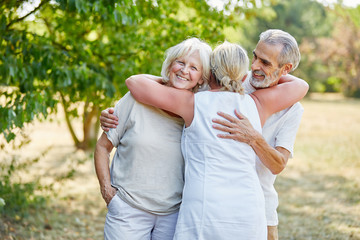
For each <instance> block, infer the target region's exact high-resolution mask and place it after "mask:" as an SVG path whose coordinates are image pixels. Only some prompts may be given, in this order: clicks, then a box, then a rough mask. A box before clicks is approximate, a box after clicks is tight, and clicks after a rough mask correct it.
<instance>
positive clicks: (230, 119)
mask: <svg viewBox="0 0 360 240" xmlns="http://www.w3.org/2000/svg"><path fill="white" fill-rule="evenodd" d="M217 114H218V115H219V116H221V117H223V118H225V119H227V120H229V121H230V122H236V120H237V119H236V118H234V117H233V116H231V115H229V114H227V113H224V112H217Z"/></svg>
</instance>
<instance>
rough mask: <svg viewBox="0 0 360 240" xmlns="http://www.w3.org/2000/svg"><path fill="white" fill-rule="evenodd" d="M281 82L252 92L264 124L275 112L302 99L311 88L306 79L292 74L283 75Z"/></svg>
mask: <svg viewBox="0 0 360 240" xmlns="http://www.w3.org/2000/svg"><path fill="white" fill-rule="evenodd" d="M279 82H280V81H279ZM281 82H282V83H280V84H278V85H276V86H274V87H270V88H266V89H260V90H257V91H255V92H253V93H252V94H251V96H252V98H253V99H254V101H255V103H256V106H257V109H258V112H259V115H260V120H261V124H262V125H264V123H265V121H266V119H267V118H268V117H269V116H270V115H272V114H273V113H276V112H278V111H280V110H283V109H285V108H288V107H290V106H292V105H293V104H294V103H296V102H298V101H300V100H301V99H302V98H303V97H304V96H305V95H306V93H307V92H308V90H309V85H308V84H307V83H306V82H305V81H304V80H302V79H300V78H297V77H294V76H292V75H286V76H283V77H282V80H281Z"/></svg>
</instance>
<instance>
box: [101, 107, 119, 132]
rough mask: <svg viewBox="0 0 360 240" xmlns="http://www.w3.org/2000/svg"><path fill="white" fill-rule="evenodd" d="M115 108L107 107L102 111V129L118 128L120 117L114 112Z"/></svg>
mask: <svg viewBox="0 0 360 240" xmlns="http://www.w3.org/2000/svg"><path fill="white" fill-rule="evenodd" d="M113 113H114V108H107V109H105V110H102V111H101V115H100V126H101V128H102V130H104V131H105V132H108V131H109V130H110V128H116V126H117V125H118V121H119V119H118V118H117V117H116V116H115V115H114V114H113Z"/></svg>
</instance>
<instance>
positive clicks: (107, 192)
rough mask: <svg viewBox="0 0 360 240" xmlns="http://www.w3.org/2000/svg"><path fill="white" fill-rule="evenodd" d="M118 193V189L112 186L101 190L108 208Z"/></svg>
mask: <svg viewBox="0 0 360 240" xmlns="http://www.w3.org/2000/svg"><path fill="white" fill-rule="evenodd" d="M116 191H117V190H116V188H114V187H113V186H111V185H109V186H104V187H102V188H101V195H102V197H103V199H104V200H105V202H106V206H107V205H109V203H110V201H111V199H112V198H113V197H114V196H115V194H116Z"/></svg>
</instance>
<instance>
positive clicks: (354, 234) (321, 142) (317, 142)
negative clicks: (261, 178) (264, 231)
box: [276, 97, 360, 240]
mask: <svg viewBox="0 0 360 240" xmlns="http://www.w3.org/2000/svg"><path fill="white" fill-rule="evenodd" d="M302 104H303V106H304V108H305V112H304V115H303V119H302V123H301V125H300V129H299V132H298V135H297V139H296V144H295V156H294V159H290V160H289V164H288V166H287V167H286V169H285V170H284V171H283V172H282V173H281V174H280V175H279V177H278V178H277V182H276V188H277V190H278V192H279V199H280V206H279V209H278V212H279V219H280V223H279V235H280V239H297V240H305V239H336V240H346V239H360V174H359V173H360V161H359V160H360V124H359V122H360V111H359V110H360V101H359V100H351V99H341V98H335V99H331V98H330V99H326V98H324V97H323V98H319V97H314V98H313V99H307V100H304V101H303V102H302Z"/></svg>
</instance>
